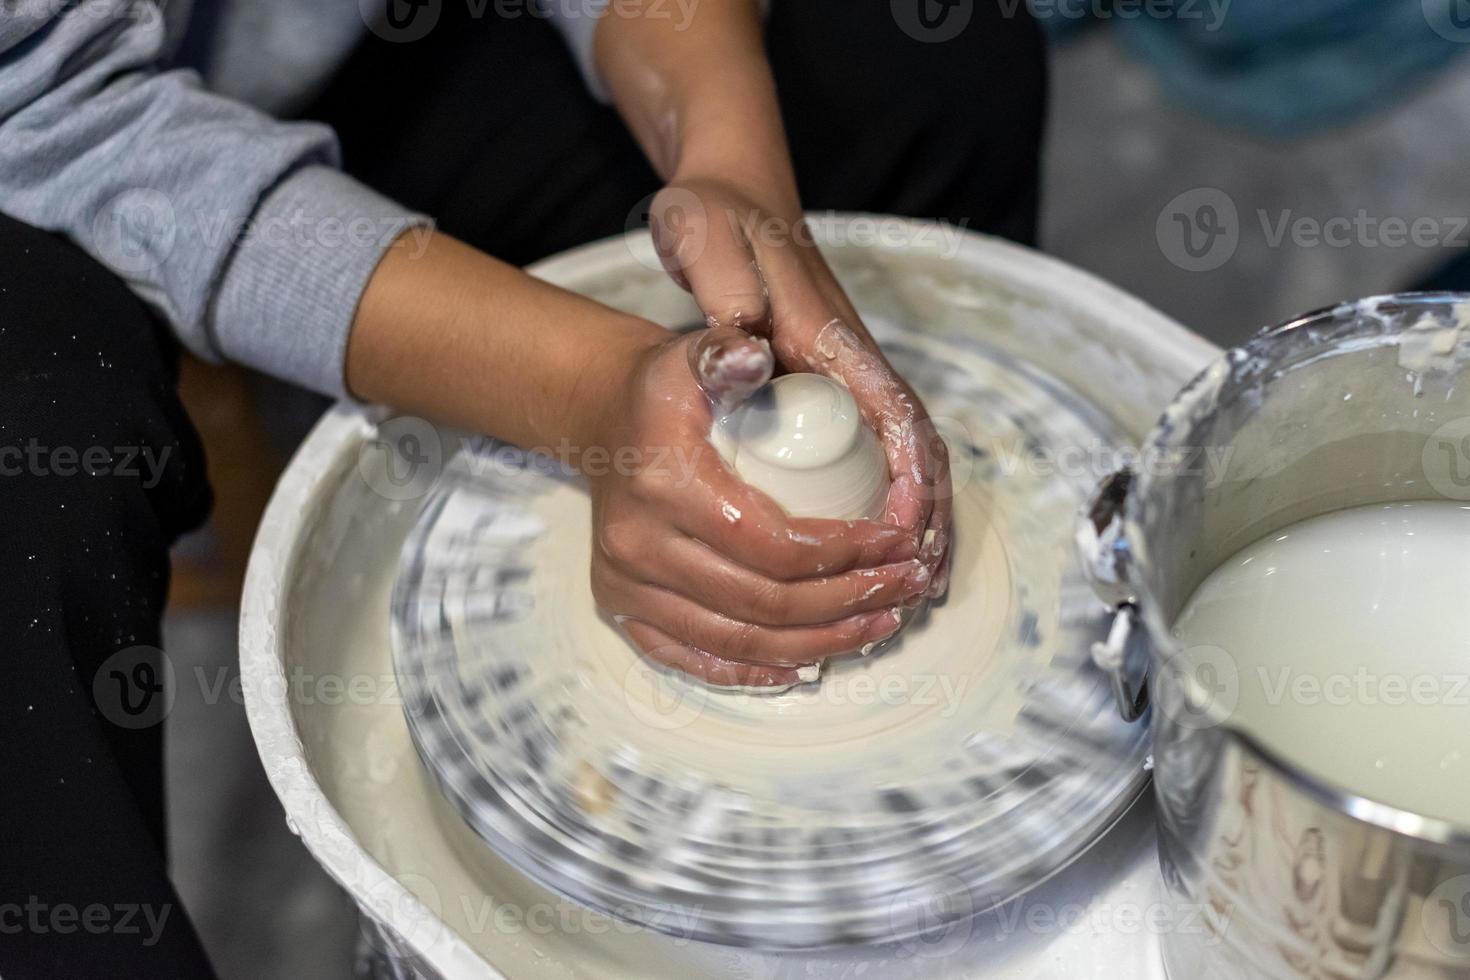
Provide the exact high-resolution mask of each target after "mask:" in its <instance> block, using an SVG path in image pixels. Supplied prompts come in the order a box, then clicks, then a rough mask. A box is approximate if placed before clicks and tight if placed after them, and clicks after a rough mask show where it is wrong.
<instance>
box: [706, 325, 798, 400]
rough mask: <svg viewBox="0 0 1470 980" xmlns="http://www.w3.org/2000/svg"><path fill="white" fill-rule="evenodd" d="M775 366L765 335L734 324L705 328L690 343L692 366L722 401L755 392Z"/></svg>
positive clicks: (748, 395) (710, 394) (714, 397)
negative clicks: (753, 334) (737, 327)
mask: <svg viewBox="0 0 1470 980" xmlns="http://www.w3.org/2000/svg"><path fill="white" fill-rule="evenodd" d="M775 367H776V359H775V358H774V357H773V356H772V355H771V345H770V344H769V343H767V342H766V340H765V338H763V337H752V336H751V335H750V334H748V333H743V332H742V331H740V330H736V329H734V328H732V327H720V328H716V329H714V330H706V331H704V332H703V333H701V334H700V335H699V336H698V338H697V339H696V340H695V341H694V343H692V344H690V345H689V370H690V371H692V372H694V380H695V381H697V382H698V383H699V387H701V388H703V389H704V393H705V394H706V395H708V396H709V397H710V398H711V399H712V400H713V401H714V402H715V403H716V404H719V405H725V406H729V405H736V404H739V403H740V402H743V401H744V400H745V399H747V398H749V397H750V396H751V395H753V394H755V392H756V391H757V390H759V388H760V387H761V385H763V384H765V383H766V382H767V381H770V380H771V373H772V372H773V371H774V370H775Z"/></svg>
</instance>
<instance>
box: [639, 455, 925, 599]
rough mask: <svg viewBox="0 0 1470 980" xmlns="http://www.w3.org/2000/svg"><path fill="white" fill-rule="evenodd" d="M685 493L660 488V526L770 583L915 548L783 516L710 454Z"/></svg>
mask: <svg viewBox="0 0 1470 980" xmlns="http://www.w3.org/2000/svg"><path fill="white" fill-rule="evenodd" d="M693 467H694V479H693V480H692V481H689V485H688V486H687V487H683V488H680V487H665V488H663V490H662V492H663V493H665V494H666V495H667V499H666V500H664V501H662V502H661V505H662V506H664V507H665V509H666V511H667V513H668V519H669V520H670V521H671V522H672V524H673V525H674V526H675V527H677V528H678V529H679V530H681V531H683V532H684V533H685V534H686V535H688V536H689V537H692V538H695V539H696V540H698V541H701V542H703V543H704V544H706V545H708V546H709V547H710V548H711V549H713V550H714V551H715V552H717V553H718V554H721V555H725V556H727V557H728V558H731V559H733V560H734V561H736V562H739V563H740V564H741V565H744V566H745V567H747V568H749V569H752V570H754V571H756V572H759V573H760V574H762V575H765V576H768V577H770V578H774V579H779V580H781V581H792V580H795V579H803V578H816V577H819V576H826V575H836V574H840V573H842V572H847V571H851V570H852V569H854V568H873V567H876V566H878V565H886V564H892V563H894V562H899V561H907V560H908V559H910V558H914V557H917V555H918V546H917V545H918V543H917V542H916V541H915V540H914V539H913V538H912V537H911V536H910V535H909V534H908V533H907V532H906V531H905V530H903V529H901V528H897V527H890V526H888V525H885V524H880V523H878V522H876V521H830V520H821V519H818V518H797V517H791V516H790V515H789V514H787V513H786V512H785V511H784V510H782V509H781V507H780V505H779V504H777V503H776V502H775V501H774V500H772V499H771V498H769V497H767V496H766V495H765V494H763V493H761V492H760V491H759V490H757V489H755V488H754V487H752V486H750V485H749V484H747V483H745V482H743V481H742V480H740V479H739V478H738V477H736V476H735V474H733V473H731V472H730V471H729V469H727V468H726V467H725V465H724V463H723V462H722V461H720V460H719V459H718V455H717V454H716V453H715V452H714V451H713V449H712V448H711V449H710V451H709V452H704V453H700V454H698V456H697V458H696V459H695V460H694V461H693Z"/></svg>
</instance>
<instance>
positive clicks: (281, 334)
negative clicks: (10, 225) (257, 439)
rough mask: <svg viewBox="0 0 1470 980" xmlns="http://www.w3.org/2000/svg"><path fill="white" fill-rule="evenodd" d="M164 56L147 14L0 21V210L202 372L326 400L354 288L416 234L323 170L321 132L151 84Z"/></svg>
mask: <svg viewBox="0 0 1470 980" xmlns="http://www.w3.org/2000/svg"><path fill="white" fill-rule="evenodd" d="M164 44H165V25H164V19H163V16H162V15H161V14H160V12H159V8H158V5H157V4H156V3H154V2H143V0H88V2H87V3H82V4H59V3H55V2H48V0H19V2H18V3H10V4H5V5H4V8H3V9H0V210H3V211H4V212H5V213H7V214H9V215H11V216H13V217H15V218H18V219H19V220H21V221H25V222H27V223H29V224H33V225H36V226H38V227H42V228H46V229H48V230H52V231H57V232H60V233H62V234H65V235H66V236H68V237H69V238H70V239H72V240H73V241H75V242H76V243H77V244H78V245H79V246H80V247H81V248H83V249H84V250H85V251H87V252H88V253H89V254H91V255H92V256H93V257H95V258H96V259H98V260H99V261H100V262H101V263H102V264H103V265H104V266H106V267H107V268H109V269H111V270H112V271H113V272H115V273H116V274H117V275H119V276H120V277H121V278H122V279H123V280H125V281H126V282H127V283H128V285H129V286H130V287H131V288H132V289H133V290H134V292H136V293H137V294H138V295H140V296H141V297H142V298H143V299H145V300H146V301H148V302H149V303H150V304H151V305H153V306H154V307H155V308H157V309H158V310H159V311H160V312H161V313H162V314H163V315H164V317H165V318H166V319H167V320H168V321H169V323H170V324H171V325H172V326H173V327H174V328H175V330H176V332H177V333H178V335H179V336H180V338H181V339H182V340H183V341H184V343H185V344H187V345H188V346H189V347H190V348H191V349H192V350H194V351H196V352H198V353H199V354H201V355H202V356H205V357H208V358H212V359H217V358H229V359H232V360H236V361H240V362H242V363H244V364H248V365H250V366H252V367H256V368H259V369H261V370H263V371H267V372H269V373H271V374H273V375H276V376H277V377H281V378H284V379H286V380H289V381H293V382H296V383H298V384H302V385H305V386H306V387H309V388H313V389H315V390H317V391H321V392H324V393H327V394H332V395H338V394H342V393H343V387H344V386H343V362H344V354H345V349H346V343H347V333H348V329H349V327H350V325H351V322H352V317H353V315H354V313H355V312H356V308H357V302H358V300H359V299H360V297H361V295H362V292H363V289H364V287H365V285H366V283H367V280H368V278H369V277H370V276H371V275H372V272H373V270H374V269H375V268H376V266H377V264H378V262H379V260H380V259H381V258H382V256H383V254H384V252H385V250H386V248H387V246H388V245H389V243H390V242H392V241H393V240H394V239H395V238H396V237H397V235H398V234H399V233H400V232H401V231H403V230H404V229H405V228H409V227H422V226H424V225H426V224H427V220H426V219H425V218H423V217H422V216H420V215H415V214H412V213H409V212H407V211H406V210H405V209H403V208H402V207H400V206H399V205H396V204H394V203H393V202H391V201H389V200H387V199H385V198H383V197H381V196H379V195H378V194H376V193H374V192H373V191H371V190H369V189H367V188H365V187H363V186H362V185H360V184H358V183H356V182H354V181H353V180H351V179H350V178H348V177H346V176H344V175H343V174H341V173H339V172H338V171H337V170H336V169H334V168H335V167H336V165H337V152H338V151H337V146H336V142H335V139H334V137H333V136H332V133H331V131H330V130H328V129H327V128H325V127H323V126H319V125H315V124H307V123H296V124H284V123H280V122H277V121H275V120H273V119H271V118H269V117H268V116H265V115H263V114H261V113H259V112H256V111H255V110H253V109H250V108H249V107H247V106H245V105H243V104H240V103H238V102H234V101H231V100H229V99H225V98H222V97H219V96H216V95H213V94H210V93H208V92H206V91H204V90H202V89H201V87H200V85H199V81H198V78H197V76H195V75H194V74H193V73H191V72H184V71H159V70H158V69H157V65H158V63H159V59H160V56H161V54H162V52H163V50H164ZM414 242H415V236H414V235H412V234H410V235H409V236H406V238H405V241H404V244H405V245H406V246H407V247H412V246H413V245H414Z"/></svg>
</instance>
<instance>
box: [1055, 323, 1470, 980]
mask: <svg viewBox="0 0 1470 980" xmlns="http://www.w3.org/2000/svg"><path fill="white" fill-rule="evenodd" d="M1467 302H1470V296H1463V295H1443V294H1436V295H1428V294H1424V295H1405V296H1388V297H1380V298H1376V299H1371V300H1365V301H1362V302H1359V303H1353V304H1346V305H1343V306H1339V307H1336V308H1334V309H1331V310H1326V311H1323V312H1320V313H1317V314H1314V315H1311V316H1307V317H1303V318H1301V319H1298V320H1295V321H1292V322H1290V323H1287V324H1285V325H1283V326H1280V327H1277V328H1274V329H1271V330H1268V331H1266V332H1264V333H1262V334H1261V335H1260V336H1258V337H1256V338H1255V339H1253V340H1252V341H1251V342H1250V343H1248V344H1247V345H1246V346H1245V347H1243V348H1241V349H1239V350H1235V351H1232V352H1230V353H1229V354H1228V355H1226V356H1225V357H1224V358H1222V359H1220V360H1219V361H1218V362H1217V363H1215V364H1214V365H1213V366H1211V367H1210V368H1209V369H1207V370H1206V371H1205V372H1204V373H1203V374H1202V375H1201V376H1200V377H1199V378H1198V379H1196V380H1195V381H1194V382H1193V383H1192V384H1191V385H1190V386H1189V387H1188V388H1186V389H1185V390H1184V392H1183V393H1182V394H1181V395H1180V396H1179V398H1178V399H1177V400H1176V401H1175V402H1174V403H1173V404H1172V405H1171V406H1170V407H1169V408H1168V409H1167V411H1166V412H1165V414H1164V416H1163V418H1162V420H1161V421H1160V423H1159V425H1158V426H1157V427H1156V428H1155V429H1154V431H1153V433H1152V434H1151V435H1150V436H1149V438H1148V440H1147V441H1146V442H1145V444H1144V450H1143V452H1142V453H1141V454H1140V458H1139V461H1138V465H1137V466H1135V467H1133V468H1131V469H1129V470H1126V471H1122V472H1120V473H1118V474H1116V475H1115V476H1114V477H1112V478H1110V479H1109V480H1107V481H1105V482H1104V484H1103V486H1102V487H1101V488H1100V490H1099V492H1098V495H1097V498H1096V500H1095V501H1094V503H1093V506H1092V508H1091V510H1090V512H1089V513H1088V514H1087V515H1085V518H1084V520H1083V522H1082V526H1081V531H1080V538H1081V542H1082V545H1083V552H1084V558H1085V560H1086V561H1087V562H1088V563H1089V564H1090V565H1091V573H1092V576H1093V578H1094V583H1095V585H1096V587H1097V589H1098V591H1099V593H1100V594H1101V595H1102V596H1103V597H1104V598H1105V599H1106V600H1107V601H1109V602H1110V603H1113V604H1116V605H1117V606H1118V609H1119V613H1118V616H1117V618H1116V620H1115V625H1114V628H1113V631H1112V634H1111V637H1110V640H1109V642H1107V643H1105V644H1100V645H1099V646H1098V647H1097V648H1096V650H1095V654H1096V657H1097V659H1098V661H1099V664H1100V665H1101V666H1103V667H1104V668H1105V669H1107V670H1108V671H1110V673H1111V675H1112V677H1113V686H1114V691H1115V695H1116V697H1117V701H1118V705H1119V708H1120V710H1121V712H1122V713H1123V715H1124V717H1126V718H1130V719H1135V718H1139V717H1140V715H1141V713H1142V712H1143V711H1144V709H1145V707H1146V706H1147V705H1148V704H1149V703H1150V702H1152V712H1151V717H1152V725H1153V730H1154V739H1155V742H1154V753H1155V768H1154V783H1155V790H1156V794H1155V795H1156V803H1157V806H1158V810H1159V814H1158V817H1159V835H1160V848H1161V853H1162V858H1163V869H1164V877H1165V881H1166V885H1167V887H1168V889H1169V892H1170V894H1171V895H1172V896H1173V898H1174V899H1175V900H1176V901H1179V902H1185V903H1190V904H1192V905H1196V906H1198V907H1200V908H1202V909H1204V910H1205V912H1206V921H1207V923H1208V926H1209V927H1208V928H1207V929H1205V930H1199V931H1195V932H1193V933H1189V934H1185V933H1175V934H1170V935H1166V936H1164V938H1163V946H1164V953H1165V960H1166V963H1167V965H1168V968H1169V973H1170V975H1171V976H1172V977H1174V978H1175V980H1196V978H1211V977H1219V978H1272V980H1276V978H1308V977H1310V978H1317V977H1334V978H1337V977H1341V978H1362V980H1369V978H1379V977H1383V978H1419V977H1423V978H1429V977H1436V978H1447V977H1470V814H1466V813H1464V812H1461V807H1462V806H1463V797H1461V802H1459V803H1455V802H1452V797H1453V796H1455V795H1460V794H1459V793H1458V792H1456V793H1454V794H1451V793H1450V792H1446V793H1445V794H1444V795H1445V802H1444V804H1443V805H1442V806H1441V805H1438V801H1437V800H1436V799H1435V796H1434V793H1433V791H1432V787H1429V786H1426V785H1422V783H1423V782H1425V781H1424V780H1421V783H1420V784H1416V785H1415V787H1414V789H1415V790H1416V791H1417V792H1418V794H1419V798H1420V799H1421V800H1427V801H1428V803H1427V804H1426V805H1425V806H1424V807H1423V808H1424V809H1425V810H1426V811H1433V812H1414V811H1413V810H1412V809H1406V808H1403V807H1401V806H1395V805H1392V802H1393V801H1392V800H1386V799H1375V798H1371V797H1372V796H1373V795H1383V794H1382V793H1381V792H1377V791H1375V793H1374V794H1370V793H1369V792H1367V791H1365V790H1364V789H1363V788H1362V786H1354V785H1351V784H1350V782H1349V781H1344V779H1343V778H1342V777H1340V776H1339V775H1338V773H1336V772H1332V773H1328V772H1326V771H1325V769H1327V768H1333V769H1336V768H1337V767H1334V766H1332V765H1331V762H1332V760H1331V758H1330V757H1328V759H1327V761H1328V765H1327V766H1325V767H1324V766H1323V765H1322V764H1321V758H1320V757H1319V759H1318V761H1317V764H1316V765H1312V764H1306V763H1304V762H1303V761H1302V758H1300V756H1302V755H1304V753H1305V752H1306V749H1305V748H1304V747H1303V746H1307V747H1308V748H1311V749H1312V750H1313V751H1320V750H1322V749H1324V748H1328V747H1327V746H1324V745H1322V744H1321V743H1320V739H1321V738H1322V736H1321V734H1320V732H1319V733H1317V738H1318V739H1319V741H1318V742H1316V743H1312V744H1310V745H1309V744H1308V743H1307V741H1306V740H1309V739H1312V738H1313V728H1312V725H1311V724H1310V723H1308V724H1306V725H1305V726H1303V725H1301V724H1298V723H1296V722H1295V721H1293V725H1294V726H1295V727H1293V728H1292V729H1291V731H1292V732H1293V734H1292V735H1291V736H1290V737H1288V736H1286V735H1284V734H1282V733H1283V732H1284V731H1286V728H1285V727H1283V726H1284V723H1285V719H1284V718H1282V716H1280V715H1279V714H1274V713H1276V712H1281V711H1300V710H1303V708H1302V706H1303V705H1304V704H1309V703H1310V704H1314V705H1315V704H1318V703H1319V702H1318V701H1309V700H1308V699H1307V696H1308V694H1309V693H1310V691H1308V690H1307V689H1306V688H1299V689H1298V690H1300V691H1305V692H1307V693H1302V694H1296V695H1291V694H1288V696H1287V698H1286V700H1284V701H1282V700H1280V699H1278V701H1277V702H1276V703H1275V704H1276V706H1274V707H1269V708H1266V709H1260V710H1258V709H1255V708H1251V709H1249V710H1248V709H1247V705H1248V703H1254V702H1252V698H1253V697H1254V693H1255V692H1254V690H1253V689H1252V688H1251V685H1260V684H1263V683H1265V678H1267V677H1269V676H1273V675H1268V674H1266V673H1264V672H1261V671H1258V670H1256V669H1254V668H1250V667H1248V666H1247V664H1248V663H1251V664H1254V663H1256V662H1257V661H1260V660H1261V659H1262V658H1265V660H1267V661H1269V659H1270V654H1269V652H1268V651H1260V650H1248V651H1246V650H1239V649H1237V650H1233V651H1232V650H1227V649H1222V648H1219V647H1211V646H1203V645H1201V646H1186V645H1185V644H1183V643H1182V642H1180V641H1178V640H1176V638H1175V634H1174V632H1173V631H1174V630H1175V628H1176V620H1177V619H1178V618H1179V616H1180V613H1181V610H1184V609H1185V608H1186V604H1187V603H1188V602H1189V601H1190V598H1191V596H1192V595H1193V594H1194V592H1195V590H1196V589H1197V588H1198V587H1199V586H1200V585H1201V583H1202V582H1204V581H1205V580H1206V579H1207V577H1208V576H1210V575H1211V573H1212V572H1214V571H1215V570H1216V569H1217V568H1220V567H1221V566H1222V564H1223V563H1226V562H1227V560H1229V559H1231V557H1232V556H1235V555H1237V554H1238V553H1239V552H1240V551H1241V550H1242V549H1243V548H1246V547H1247V546H1250V545H1252V544H1253V543H1255V542H1259V541H1263V540H1265V539H1268V538H1272V536H1275V535H1278V534H1280V533H1282V532H1283V531H1284V529H1287V528H1291V527H1293V526H1295V525H1297V524H1298V523H1299V522H1301V521H1304V520H1307V519H1311V518H1316V517H1318V516H1319V515H1328V514H1334V513H1337V512H1340V511H1343V510H1345V509H1347V508H1355V507H1375V506H1395V507H1397V506H1402V505H1404V504H1406V503H1408V504H1410V505H1411V506H1413V505H1416V504H1418V505H1422V504H1429V505H1433V506H1440V505H1441V504H1443V503H1445V502H1449V503H1450V504H1453V505H1454V506H1457V507H1467V508H1470V372H1467V365H1470V305H1467ZM1274 540H1277V541H1280V540H1284V538H1280V537H1275V538H1274ZM1329 550H1330V549H1329ZM1465 561H1466V562H1470V555H1466V556H1465ZM1274 570H1275V569H1268V570H1267V573H1269V572H1270V571H1274ZM1379 571H1381V570H1379ZM1379 571H1373V570H1369V569H1364V570H1363V574H1379ZM1348 574H1351V571H1350V570H1349V572H1348ZM1395 574H1407V571H1406V570H1393V571H1391V572H1390V573H1388V574H1387V577H1386V578H1385V579H1384V581H1382V582H1380V583H1378V587H1379V588H1380V589H1381V590H1386V594H1390V595H1391V594H1394V593H1395V591H1396V590H1399V589H1403V588H1410V589H1412V588H1413V583H1408V582H1400V581H1397V580H1392V579H1393V576H1394V575H1395ZM1323 587H1324V588H1326V587H1327V586H1326V585H1324V586H1323ZM1463 599H1464V600H1465V602H1470V595H1466V596H1464V597H1463ZM1465 610H1466V605H1465V603H1464V602H1462V603H1458V604H1456V603H1450V604H1449V605H1448V606H1447V607H1446V608H1443V609H1441V610H1440V611H1439V613H1440V615H1443V616H1455V617H1460V618H1461V619H1462V620H1463V617H1464V616H1465ZM1341 613H1342V615H1344V616H1347V615H1352V613H1353V610H1350V609H1345V608H1344V609H1342V610H1341ZM1466 628H1467V629H1470V627H1466ZM1265 645H1266V646H1269V643H1267V644H1265ZM1330 654H1331V651H1328V655H1329V659H1330ZM1415 655H1416V651H1415V647H1414V643H1413V640H1412V637H1408V638H1406V639H1405V642H1404V649H1403V651H1402V656H1403V664H1402V670H1403V672H1404V673H1405V674H1406V675H1412V672H1413V669H1414V668H1413V664H1414V658H1415ZM1283 666H1284V667H1285V668H1287V669H1289V668H1290V667H1291V666H1292V665H1291V664H1284V665H1283ZM1353 669H1354V668H1353V667H1352V665H1350V664H1345V665H1343V670H1344V671H1345V672H1347V671H1352V670H1353ZM1463 673H1464V674H1465V675H1470V663H1465V664H1464V665H1463ZM1275 676H1279V675H1275ZM1457 687H1459V688H1461V694H1460V695H1459V696H1461V697H1463V696H1465V692H1464V690H1463V685H1455V684H1449V685H1447V686H1441V687H1439V688H1437V689H1436V690H1437V692H1438V694H1440V695H1443V697H1444V698H1445V699H1447V698H1448V697H1450V696H1454V695H1455V689H1456V688H1457ZM1312 690H1315V688H1314V689H1312ZM1353 690H1354V691H1363V690H1367V688H1364V687H1363V686H1362V685H1361V684H1360V685H1358V686H1357V687H1356V688H1354V689H1353ZM1374 690H1375V691H1376V690H1377V688H1374ZM1383 690H1384V691H1387V688H1386V687H1385V688H1383ZM1371 696H1372V697H1373V698H1380V697H1384V696H1385V695H1380V694H1372V695H1371ZM1348 697H1349V700H1348V701H1343V702H1341V703H1338V704H1336V705H1335V706H1332V707H1331V710H1338V711H1347V710H1354V709H1361V708H1362V707H1363V706H1364V705H1366V704H1369V703H1370V701H1369V698H1370V695H1368V694H1359V693H1349V695H1348ZM1262 703H1264V702H1262ZM1409 703H1410V704H1411V705H1414V704H1417V702H1409ZM1446 704H1450V702H1448V701H1447V700H1445V701H1443V702H1442V703H1438V702H1437V703H1434V704H1433V705H1432V707H1433V709H1435V710H1439V709H1441V708H1443V707H1444V706H1445V705H1446ZM1425 707H1431V705H1430V703H1429V702H1426V703H1425V705H1421V706H1419V707H1412V706H1411V707H1410V708H1409V709H1408V710H1416V711H1417V710H1423V709H1424V708H1425ZM1273 714H1274V716H1273ZM1319 717H1320V716H1319ZM1343 717H1346V716H1339V717H1338V718H1337V719H1334V721H1340V720H1341V719H1342V718H1343ZM1457 717H1460V718H1464V717H1466V715H1465V713H1464V712H1463V711H1462V712H1461V713H1460V714H1459V715H1458V716H1457ZM1278 720H1280V721H1282V723H1283V726H1278V725H1277V721H1278ZM1348 727H1349V728H1351V726H1348ZM1361 734H1362V736H1363V737H1362V739H1355V738H1354V737H1353V732H1352V731H1348V732H1346V733H1345V734H1340V735H1338V736H1334V737H1335V738H1337V739H1338V741H1336V742H1335V743H1334V744H1333V745H1332V746H1330V751H1331V752H1334V753H1340V754H1342V757H1341V759H1340V760H1339V761H1340V762H1341V764H1342V765H1344V766H1351V765H1353V764H1356V762H1357V755H1361V756H1363V757H1364V758H1365V759H1372V758H1373V756H1372V755H1370V754H1369V753H1370V752H1372V745H1373V744H1374V742H1373V740H1374V739H1382V738H1391V737H1392V733H1384V732H1374V731H1371V730H1369V728H1367V727H1365V728H1364V729H1363V730H1362V733H1361ZM1436 742H1441V743H1443V744H1435V743H1436ZM1457 746H1463V747H1464V749H1465V751H1466V753H1470V724H1467V725H1466V726H1465V727H1464V729H1463V730H1461V731H1459V732H1455V731H1452V730H1451V731H1445V732H1442V733H1441V735H1440V737H1439V738H1438V739H1435V738H1429V739H1426V740H1425V743H1424V744H1423V745H1422V751H1423V752H1424V753H1426V754H1429V753H1435V755H1434V758H1439V759H1443V760H1444V762H1443V765H1444V766H1445V767H1446V772H1445V775H1444V777H1443V778H1444V779H1446V780H1449V779H1459V780H1464V779H1465V778H1467V776H1466V772H1465V770H1464V769H1463V768H1462V769H1459V770H1455V769H1453V768H1451V764H1452V763H1453V762H1454V761H1455V760H1456V759H1458V758H1459V757H1460V752H1459V748H1458V747H1457ZM1354 754H1357V755H1354ZM1382 764H1383V763H1382V761H1381V760H1380V761H1378V762H1375V763H1373V765H1376V766H1382ZM1357 778H1359V779H1366V777H1364V776H1362V775H1361V774H1359V775H1358V777H1357ZM1426 790H1428V791H1429V792H1428V793H1427V794H1426V792H1425V791H1426Z"/></svg>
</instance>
